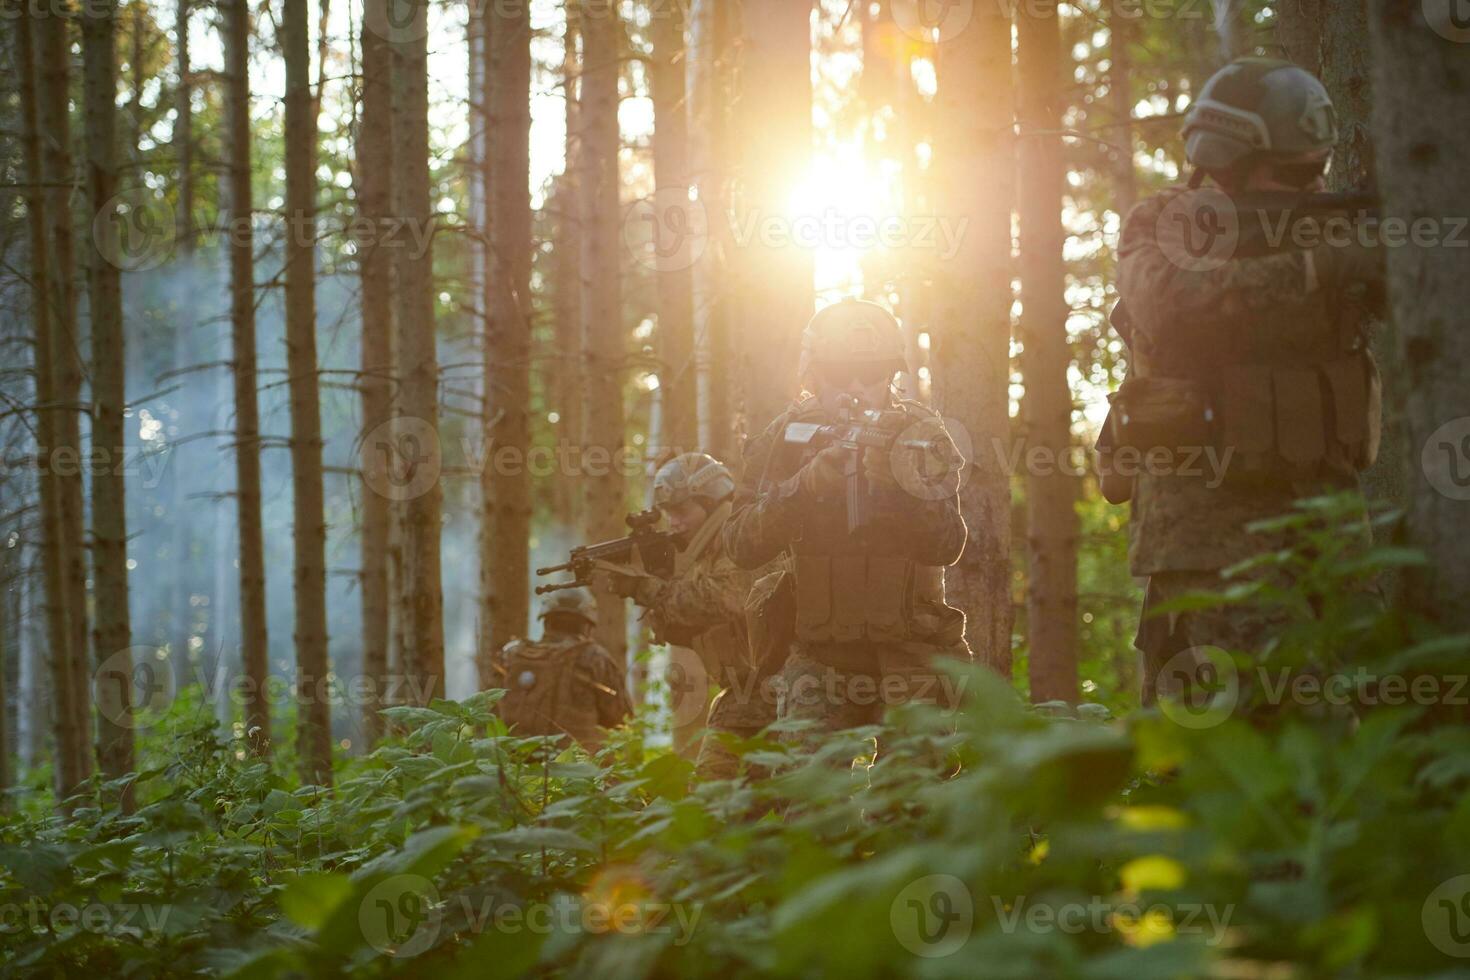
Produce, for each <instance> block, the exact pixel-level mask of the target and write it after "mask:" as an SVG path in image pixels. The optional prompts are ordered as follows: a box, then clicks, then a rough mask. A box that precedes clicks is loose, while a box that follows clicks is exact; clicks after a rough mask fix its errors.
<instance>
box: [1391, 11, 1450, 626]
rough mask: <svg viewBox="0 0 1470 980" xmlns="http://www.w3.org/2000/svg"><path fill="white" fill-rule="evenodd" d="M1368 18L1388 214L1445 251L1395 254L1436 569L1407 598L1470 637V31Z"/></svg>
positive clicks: (1403, 354) (1406, 18)
mask: <svg viewBox="0 0 1470 980" xmlns="http://www.w3.org/2000/svg"><path fill="white" fill-rule="evenodd" d="M1426 17H1435V18H1436V19H1435V20H1434V22H1433V23H1428V22H1426ZM1441 17H1442V18H1443V19H1442V20H1441V19H1438V18H1441ZM1369 22H1370V23H1369V27H1370V34H1371V37H1372V41H1373V91H1374V103H1375V104H1374V106H1373V132H1374V135H1375V136H1376V140H1375V144H1374V145H1375V150H1376V153H1375V157H1376V160H1377V168H1378V180H1379V187H1380V191H1381V193H1382V197H1383V212H1384V215H1385V218H1386V219H1398V220H1400V221H1403V222H1404V223H1405V226H1406V227H1408V228H1414V229H1417V228H1428V229H1431V230H1432V231H1434V233H1435V234H1437V235H1438V236H1440V243H1439V244H1437V245H1429V246H1420V245H1417V244H1415V245H1402V246H1400V247H1396V248H1389V249H1387V252H1388V287H1389V298H1390V301H1391V302H1390V308H1391V312H1392V315H1393V322H1394V327H1395V330H1396V334H1397V340H1398V351H1399V356H1400V363H1401V364H1402V370H1403V372H1404V379H1403V380H1404V392H1405V395H1404V420H1405V429H1406V433H1407V441H1408V446H1409V452H1410V454H1411V458H1412V459H1413V461H1414V463H1415V466H1414V468H1413V471H1412V482H1411V483H1410V485H1409V487H1408V488H1407V492H1406V499H1407V512H1408V513H1407V528H1408V536H1409V540H1410V543H1411V544H1413V545H1415V546H1417V547H1419V548H1421V549H1423V550H1424V552H1425V553H1426V554H1427V555H1428V556H1429V563H1428V565H1427V566H1426V567H1425V568H1423V569H1414V570H1412V571H1411V572H1410V573H1409V574H1407V575H1406V585H1407V586H1408V587H1407V588H1405V589H1404V595H1405V596H1406V597H1407V598H1408V599H1409V601H1410V602H1412V603H1413V604H1414V605H1416V606H1417V607H1418V608H1419V609H1420V611H1422V612H1423V613H1424V614H1425V615H1427V616H1429V617H1431V618H1433V619H1435V620H1437V621H1439V622H1440V623H1441V624H1443V626H1444V627H1445V628H1447V629H1449V630H1452V631H1456V632H1463V631H1465V630H1470V552H1467V551H1466V549H1465V548H1464V546H1463V542H1462V537H1463V534H1464V529H1465V527H1466V526H1467V523H1470V489H1467V488H1470V475H1467V470H1470V385H1467V384H1466V381H1465V366H1466V365H1467V364H1470V332H1467V331H1466V330H1465V329H1464V326H1463V321H1464V311H1465V310H1466V309H1467V308H1470V276H1467V275H1466V274H1465V272H1466V262H1465V249H1464V248H1463V247H1459V248H1455V247H1453V241H1454V239H1453V238H1452V237H1451V236H1457V237H1458V238H1459V240H1460V243H1461V245H1462V246H1463V242H1464V239H1463V232H1464V227H1463V224H1464V216H1465V215H1467V214H1470V186H1467V184H1466V182H1465V167H1464V161H1465V160H1466V159H1467V153H1470V127H1466V126H1465V125H1464V101H1465V92H1466V91H1470V59H1467V58H1466V51H1467V48H1466V42H1470V30H1467V29H1466V28H1465V27H1464V26H1462V25H1460V24H1457V23H1456V22H1455V20H1454V18H1453V10H1452V8H1450V7H1446V6H1445V5H1438V6H1436V5H1432V4H1425V5H1422V6H1421V5H1420V4H1416V3H1408V2H1404V0H1372V2H1371V4H1370V6H1369ZM1457 217H1458V219H1459V220H1458V221H1456V218H1457ZM1420 222H1422V223H1423V224H1420ZM1456 228H1458V229H1459V231H1458V232H1456V231H1455V229H1456ZM1416 237H1417V234H1416Z"/></svg>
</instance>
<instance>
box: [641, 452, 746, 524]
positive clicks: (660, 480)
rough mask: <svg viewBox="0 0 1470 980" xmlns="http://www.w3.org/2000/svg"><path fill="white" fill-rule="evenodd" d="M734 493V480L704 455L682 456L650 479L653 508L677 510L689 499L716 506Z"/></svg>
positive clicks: (719, 465)
mask: <svg viewBox="0 0 1470 980" xmlns="http://www.w3.org/2000/svg"><path fill="white" fill-rule="evenodd" d="M734 492H735V479H734V477H732V476H731V475H730V471H729V470H728V469H726V468H725V464H724V463H721V462H720V461H719V460H717V459H715V458H714V457H713V456H710V455H709V454H707V453H684V454H683V455H681V456H675V457H674V458H673V459H671V460H669V461H668V462H667V463H665V464H664V465H662V466H660V467H659V468H658V472H657V473H655V474H654V477H653V506H655V507H657V508H658V509H659V510H667V509H668V508H670V507H677V506H678V505H679V504H681V503H683V502H684V501H686V500H689V499H691V498H703V499H705V500H708V501H709V502H710V503H711V504H718V503H720V502H721V501H723V500H724V499H725V498H726V497H728V496H730V495H731V494H732V493H734Z"/></svg>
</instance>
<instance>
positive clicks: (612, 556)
mask: <svg viewBox="0 0 1470 980" xmlns="http://www.w3.org/2000/svg"><path fill="white" fill-rule="evenodd" d="M661 516H662V515H660V514H659V512H658V511H657V510H644V511H639V512H638V513H636V514H629V515H628V516H627V517H625V518H624V519H623V520H624V522H625V523H626V524H627V525H628V527H629V528H630V529H632V531H633V533H632V534H630V535H628V536H627V537H626V538H615V539H613V540H612V541H603V542H601V543H598V544H584V545H578V546H577V547H575V548H573V549H572V551H571V555H570V556H569V557H568V558H567V560H566V561H564V562H562V563H561V564H560V565H549V566H547V567H546V568H538V569H536V574H537V575H554V574H556V573H557V572H571V573H572V576H573V578H572V581H570V582H553V583H551V584H549V585H538V586H536V594H537V595H542V594H544V593H546V592H556V591H558V590H560V589H575V588H577V587H578V586H582V585H587V584H589V583H590V582H591V580H592V573H593V571H595V570H596V568H597V563H598V562H600V561H606V562H612V563H613V564H615V565H627V564H630V563H631V561H632V559H633V555H634V554H635V553H636V554H637V555H638V558H639V561H640V562H641V563H642V565H643V568H644V570H645V571H647V572H648V573H649V574H650V575H657V576H658V577H659V578H670V577H672V576H673V574H674V552H675V551H676V550H677V546H676V545H675V543H674V534H673V532H672V531H660V530H657V529H656V528H655V525H657V524H658V522H659V519H660V517H661Z"/></svg>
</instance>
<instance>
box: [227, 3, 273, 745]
mask: <svg viewBox="0 0 1470 980" xmlns="http://www.w3.org/2000/svg"><path fill="white" fill-rule="evenodd" d="M221 13H222V15H223V17H224V28H225V29H224V48H225V52H224V56H225V85H226V89H225V115H226V124H225V128H226V132H227V133H228V140H227V143H228V151H229V169H228V173H227V181H228V188H229V195H228V205H229V207H228V211H227V212H226V214H227V216H228V219H229V221H228V224H227V227H229V228H230V229H231V231H232V234H231V235H230V237H229V251H230V349H231V355H232V357H233V359H234V380H235V397H234V407H235V517H236V521H237V523H238V524H239V539H240V659H241V666H242V668H243V670H244V675H245V676H244V683H243V688H242V690H243V699H244V704H243V706H242V707H243V708H244V714H245V733H246V739H247V742H248V744H249V745H250V747H251V749H252V750H254V751H256V752H260V753H264V752H265V751H267V749H268V748H269V745H270V731H271V722H270V703H269V701H268V700H267V699H266V678H267V676H268V674H269V671H270V665H269V662H268V651H269V639H268V635H267V626H266V612H265V537H264V532H263V530H262V527H261V517H260V407H259V402H258V401H257V398H256V390H255V389H256V377H257V375H256V366H255V365H256V359H255V235H254V228H253V224H252V220H253V213H252V212H253V207H254V205H253V203H252V196H251V190H250V78H249V74H248V66H249V63H250V6H249V0H224V2H223V4H222V7H221Z"/></svg>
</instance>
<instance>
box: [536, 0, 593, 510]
mask: <svg viewBox="0 0 1470 980" xmlns="http://www.w3.org/2000/svg"><path fill="white" fill-rule="evenodd" d="M565 9H566V28H565V32H564V33H563V34H562V65H561V81H562V92H563V95H564V97H565V100H566V102H565V105H566V115H565V118H566V141H565V143H564V151H565V162H564V163H563V165H562V172H561V176H559V177H557V178H556V181H555V183H554V185H553V188H552V192H551V196H550V199H549V201H548V205H547V206H548V208H549V210H550V212H551V222H552V235H553V238H552V245H551V261H552V283H553V286H552V289H553V292H552V309H551V317H552V342H553V347H554V349H553V350H552V351H550V352H548V353H549V354H550V356H548V357H545V358H543V359H542V363H543V364H545V365H546V368H545V374H544V378H545V381H544V388H545V391H546V393H547V395H546V398H547V407H548V409H549V411H550V412H555V413H556V421H555V423H553V424H554V428H553V430H552V431H553V432H554V433H555V439H556V449H557V451H558V454H559V455H558V457H557V458H558V459H564V458H565V456H564V455H562V454H561V450H562V449H563V448H564V447H570V446H572V445H580V444H581V441H582V419H583V417H584V413H583V411H582V408H583V403H584V399H585V398H586V388H585V377H586V372H585V370H584V365H583V363H582V312H581V311H582V295H581V293H582V282H581V280H582V255H581V252H582V216H581V214H579V213H578V207H579V201H580V196H579V195H580V191H579V190H578V188H579V185H580V181H579V179H578V175H577V158H578V153H579V150H578V147H579V145H580V144H579V143H578V139H577V135H578V132H579V130H578V126H579V123H578V116H577V76H578V70H579V69H578V64H577V5H576V4H575V3H569V4H567V5H566V8H565ZM581 492H582V485H581V482H580V481H579V480H578V479H577V476H576V474H575V473H573V472H571V468H570V467H568V466H565V465H558V466H557V467H556V472H555V473H554V474H553V476H552V500H551V509H552V514H553V516H554V518H555V521H556V526H557V528H558V529H559V530H562V531H566V532H572V531H574V529H576V528H577V527H579V526H580V525H581V513H582V501H581Z"/></svg>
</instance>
